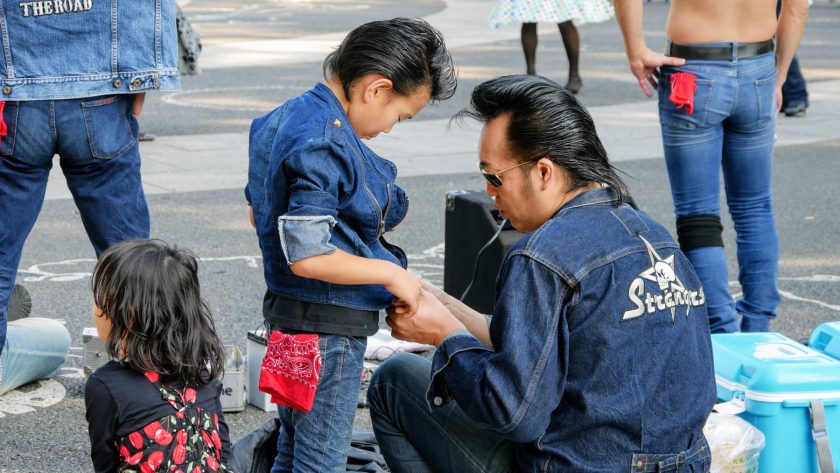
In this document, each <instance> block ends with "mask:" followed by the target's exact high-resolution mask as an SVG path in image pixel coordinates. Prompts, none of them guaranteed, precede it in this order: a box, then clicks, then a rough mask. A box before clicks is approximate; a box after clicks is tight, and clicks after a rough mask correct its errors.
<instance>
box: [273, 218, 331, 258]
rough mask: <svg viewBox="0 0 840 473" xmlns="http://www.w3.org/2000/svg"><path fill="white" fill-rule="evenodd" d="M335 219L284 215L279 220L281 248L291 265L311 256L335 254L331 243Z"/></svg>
mask: <svg viewBox="0 0 840 473" xmlns="http://www.w3.org/2000/svg"><path fill="white" fill-rule="evenodd" d="M334 226H335V219H334V218H333V217H331V216H329V215H321V216H315V217H294V216H288V215H283V216H282V217H279V218H278V219H277V228H278V230H279V232H280V246H281V247H282V248H283V256H285V257H286V261H287V262H288V263H289V264H292V263H294V262H295V261H300V260H302V259H304V258H309V257H310V256H318V255H326V254H330V253H333V252H335V245H333V244H332V243H330V235H331V230H332V227H334Z"/></svg>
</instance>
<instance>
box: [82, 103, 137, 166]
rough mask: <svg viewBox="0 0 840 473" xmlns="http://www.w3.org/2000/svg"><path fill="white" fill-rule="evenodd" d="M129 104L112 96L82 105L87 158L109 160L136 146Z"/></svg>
mask: <svg viewBox="0 0 840 473" xmlns="http://www.w3.org/2000/svg"><path fill="white" fill-rule="evenodd" d="M130 105H131V103H130V101H129V100H128V97H127V96H126V95H113V96H111V97H105V98H99V99H97V100H92V101H89V102H82V113H83V115H84V117H85V128H86V129H87V136H88V143H89V145H90V154H91V155H92V156H93V157H95V158H101V159H110V158H113V157H116V156H119V155H120V154H122V153H124V152H126V151H128V150H129V149H131V147H132V146H135V145H136V144H137V138H136V137H135V136H134V132H133V131H132V126H131V122H130V121H129V120H133V117H131V106H130Z"/></svg>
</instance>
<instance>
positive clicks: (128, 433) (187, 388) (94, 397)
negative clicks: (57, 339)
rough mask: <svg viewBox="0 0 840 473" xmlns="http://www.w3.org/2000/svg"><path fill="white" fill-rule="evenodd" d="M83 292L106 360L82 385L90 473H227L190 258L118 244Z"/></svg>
mask: <svg viewBox="0 0 840 473" xmlns="http://www.w3.org/2000/svg"><path fill="white" fill-rule="evenodd" d="M92 286H93V302H94V307H93V319H94V321H95V322H96V329H97V332H98V334H99V337H100V338H101V339H102V340H103V341H104V342H105V344H106V346H107V349H108V354H109V355H110V356H111V357H112V358H113V359H114V360H113V361H110V362H108V363H107V364H105V365H104V366H102V367H100V368H99V369H97V370H96V371H95V372H94V373H93V374H92V375H91V376H90V378H89V379H88V381H87V384H86V386H85V408H86V412H85V417H86V418H87V421H88V432H89V434H90V444H91V459H92V460H93V465H94V470H95V471H97V472H116V471H139V472H143V473H148V472H156V471H167V472H168V471H181V472H185V473H194V472H204V471H226V470H227V469H226V467H225V465H224V464H225V462H226V460H227V457H228V454H229V453H230V442H229V440H228V429H227V425H226V424H225V422H224V418H223V416H222V407H221V401H220V394H221V382H220V378H221V376H222V373H223V370H224V363H225V357H224V348H223V346H222V343H221V341H220V340H219V337H218V336H217V335H216V332H215V329H214V326H213V319H212V317H211V315H210V309H209V308H208V307H207V304H206V303H205V302H204V300H203V299H202V298H201V294H200V291H199V283H198V263H197V261H196V258H195V257H194V256H193V255H192V254H191V253H190V252H188V251H185V250H182V249H178V248H175V247H172V246H169V245H167V244H166V243H164V242H162V241H160V240H135V241H127V242H123V243H119V244H116V245H114V246H112V247H110V248H108V249H107V250H106V251H105V252H104V253H103V254H102V256H100V258H99V261H98V262H97V264H96V268H95V269H94V272H93V281H92ZM173 467H174V468H173Z"/></svg>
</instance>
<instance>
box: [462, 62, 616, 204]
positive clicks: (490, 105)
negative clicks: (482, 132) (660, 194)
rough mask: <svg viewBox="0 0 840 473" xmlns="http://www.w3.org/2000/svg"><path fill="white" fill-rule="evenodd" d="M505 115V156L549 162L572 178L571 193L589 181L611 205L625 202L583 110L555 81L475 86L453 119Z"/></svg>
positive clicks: (507, 79)
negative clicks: (607, 191)
mask: <svg viewBox="0 0 840 473" xmlns="http://www.w3.org/2000/svg"><path fill="white" fill-rule="evenodd" d="M504 114H508V115H509V117H510V123H509V124H508V128H507V141H508V146H509V149H508V151H509V152H510V153H511V154H512V155H513V156H514V157H515V158H516V159H517V160H518V162H520V163H522V162H527V161H532V160H535V159H539V158H542V157H547V158H549V159H551V160H552V161H553V162H554V163H555V164H557V165H558V166H560V167H561V168H563V169H565V170H566V171H567V172H568V173H569V175H570V176H571V178H572V185H573V189H577V188H580V187H584V186H586V185H588V184H591V183H593V182H598V183H603V184H606V185H608V186H609V187H610V188H611V189H612V190H613V191H614V192H615V194H616V203H619V202H624V201H627V199H628V198H629V193H628V189H627V185H626V184H625V183H624V181H623V180H622V179H621V178H620V177H619V176H618V174H617V173H616V170H615V168H614V167H613V166H612V164H610V162H609V159H608V158H607V151H606V150H605V149H604V145H603V144H601V140H600V138H598V134H597V133H596V132H595V123H594V122H593V121H592V117H591V116H590V115H589V112H587V111H586V108H584V107H583V105H581V103H580V102H579V101H578V100H577V99H576V98H575V97H574V95H572V94H571V93H569V91H567V90H566V89H565V88H563V87H561V86H560V85H559V84H557V83H556V82H554V81H552V80H549V79H546V78H545V77H540V76H532V75H512V76H502V77H498V78H496V79H491V80H489V81H486V82H483V83H481V84H479V85H478V86H477V87H476V88H475V89H474V90H473V93H472V100H471V101H470V108H468V109H464V110H461V111H460V112H459V113H458V114H457V115H456V116H455V117H454V118H455V119H458V118H462V117H469V118H474V119H476V120H478V121H480V122H482V123H487V122H489V121H491V120H493V119H494V118H496V117H498V116H500V115H504Z"/></svg>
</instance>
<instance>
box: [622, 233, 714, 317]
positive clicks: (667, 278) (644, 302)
mask: <svg viewBox="0 0 840 473" xmlns="http://www.w3.org/2000/svg"><path fill="white" fill-rule="evenodd" d="M639 238H640V239H641V240H642V243H644V245H645V248H646V249H647V254H648V258H649V259H650V267H649V268H647V269H645V270H644V271H642V272H641V273H639V275H638V276H637V277H636V279H634V280H633V282H632V283H631V284H630V288H629V289H628V291H627V296H628V298H629V299H630V301H631V302H632V303H633V304H634V305H635V307H634V308H633V309H630V310H627V311H625V312H624V315H623V316H622V317H621V320H622V321H625V320H632V319H636V318H639V317H641V316H642V315H645V314H653V313H654V312H658V311H661V310H665V309H668V310H669V311H670V312H671V323H676V322H677V307H681V306H685V316H686V317H688V315H689V313H690V312H691V308H692V307H697V306H699V305H702V304H704V303H705V297H704V294H703V289H702V288H701V289H700V290H698V291H693V290H690V289H686V287H685V285H684V284H683V283H682V281H680V278H679V277H678V276H677V268H676V261H675V257H674V256H675V255H671V256H668V257H665V258H663V257H662V256H660V255H659V253H657V252H656V250H655V249H654V248H653V245H651V244H650V242H649V241H647V240H646V239H645V238H644V237H643V236H641V235H639ZM645 281H650V282H654V283H656V286H657V287H658V289H659V292H660V293H659V294H654V293H652V292H650V291H647V290H646V288H645Z"/></svg>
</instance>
